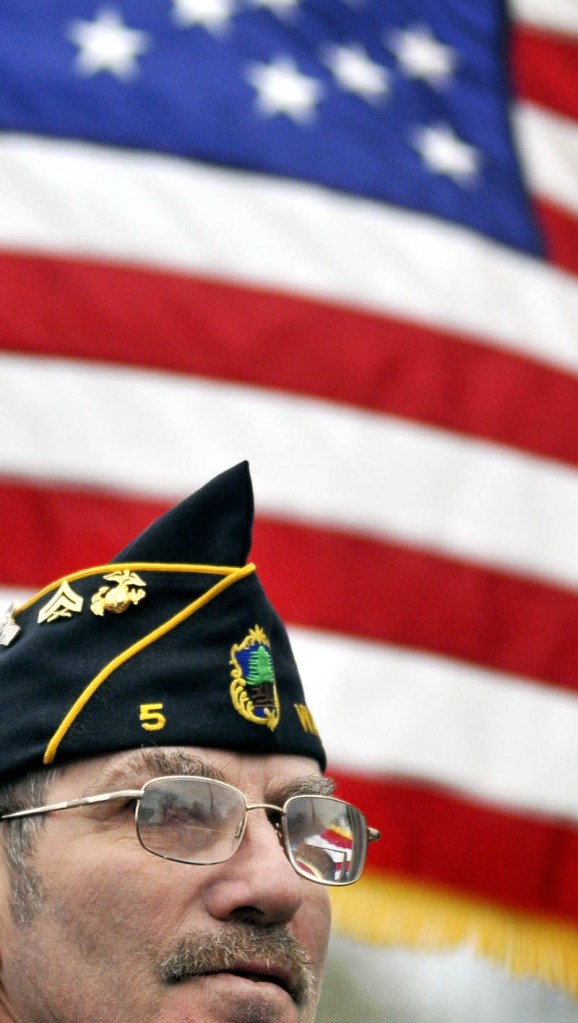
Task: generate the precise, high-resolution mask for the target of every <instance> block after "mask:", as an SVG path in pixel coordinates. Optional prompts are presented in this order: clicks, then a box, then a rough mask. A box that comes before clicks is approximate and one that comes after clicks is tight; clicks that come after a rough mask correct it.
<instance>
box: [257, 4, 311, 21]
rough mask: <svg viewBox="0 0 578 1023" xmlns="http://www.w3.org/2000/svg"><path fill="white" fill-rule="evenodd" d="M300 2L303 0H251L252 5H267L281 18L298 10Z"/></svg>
mask: <svg viewBox="0 0 578 1023" xmlns="http://www.w3.org/2000/svg"><path fill="white" fill-rule="evenodd" d="M300 3H301V0H250V5H251V7H266V8H267V9H268V10H270V11H272V12H273V14H278V15H279V17H281V18H284V17H285V16H286V15H287V14H292V13H293V11H296V10H297V8H298V7H299V4H300Z"/></svg>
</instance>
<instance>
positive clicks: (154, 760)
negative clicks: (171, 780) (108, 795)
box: [85, 747, 224, 794]
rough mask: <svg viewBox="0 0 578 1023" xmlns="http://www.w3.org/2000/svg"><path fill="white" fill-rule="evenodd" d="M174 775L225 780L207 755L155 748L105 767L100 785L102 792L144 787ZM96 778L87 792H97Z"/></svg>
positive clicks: (100, 777)
mask: <svg viewBox="0 0 578 1023" xmlns="http://www.w3.org/2000/svg"><path fill="white" fill-rule="evenodd" d="M173 774H186V775H197V776H198V777H201V778H214V779H215V780H216V781H224V778H223V774H222V772H221V771H220V770H219V769H218V768H217V767H215V766H214V765H213V764H210V763H209V762H208V761H207V760H204V759H203V757H200V756H197V755H193V754H190V753H186V752H185V751H184V750H173V749H163V748H161V747H158V748H155V747H152V748H150V749H143V750H137V752H136V753H133V755H132V756H130V757H128V758H127V759H126V760H123V761H122V763H120V764H118V763H117V764H112V765H111V766H110V767H109V768H105V769H104V770H103V772H102V774H100V776H99V777H98V780H97V782H96V784H98V788H99V789H100V790H101V791H102V792H112V791H114V790H116V789H125V788H132V787H133V786H142V785H144V783H145V782H146V781H149V780H150V779H151V778H156V777H162V776H163V775H173ZM95 781H96V780H95ZM95 781H93V782H91V784H90V793H89V792H88V789H87V791H86V793H85V794H91V793H93V792H94V786H95Z"/></svg>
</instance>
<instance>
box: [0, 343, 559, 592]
mask: <svg viewBox="0 0 578 1023" xmlns="http://www.w3.org/2000/svg"><path fill="white" fill-rule="evenodd" d="M0 394H1V395H2V401H1V403H0V472H2V473H4V474H5V475H17V476H22V475H32V476H36V477H40V478H45V479H50V480H69V481H74V482H82V481H86V482H88V483H91V484H95V485H103V486H107V487H113V488H117V489H119V490H122V491H136V492H137V493H138V492H140V493H150V494H155V495H158V494H162V495H165V496H166V497H168V498H173V497H182V496H184V495H185V494H187V493H189V492H191V491H192V490H193V489H194V488H195V486H196V485H198V484H200V483H201V482H204V481H205V480H206V479H209V478H210V477H211V476H213V475H214V474H215V472H217V471H218V470H219V469H221V468H225V467H226V466H227V465H230V464H232V463H234V462H236V461H239V460H241V459H243V458H246V457H247V458H249V459H250V461H251V463H252V466H253V471H254V478H255V484H256V488H257V495H258V501H259V508H260V510H261V512H263V513H264V512H272V513H276V514H280V515H281V516H287V515H291V516H294V517H296V518H298V519H303V520H308V521H313V522H319V523H322V524H323V525H327V524H332V523H333V524H335V525H338V526H344V527H346V528H348V529H352V530H354V531H361V532H364V533H370V534H375V535H378V536H380V537H384V536H385V537H390V536H395V537H397V538H400V539H402V540H406V541H408V542H410V543H417V544H419V545H422V546H427V547H433V548H435V549H437V550H441V551H444V552H447V553H449V554H451V555H458V556H460V557H466V558H469V559H472V560H473V561H476V562H483V563H485V564H490V565H498V566H508V567H509V568H514V569H517V570H522V571H524V572H529V573H531V574H533V575H536V576H542V577H545V578H551V579H554V580H556V581H561V582H564V583H569V584H572V585H575V586H576V585H578V529H577V528H576V523H577V522H578V472H577V471H576V470H573V469H570V468H568V467H565V466H563V465H560V464H558V463H555V462H549V461H547V460H546V459H539V458H534V457H530V456H527V455H523V454H520V453H517V452H515V451H513V450H510V449H508V448H501V447H499V446H498V445H493V444H489V443H483V442H481V441H475V440H468V439H467V438H465V437H460V436H455V435H452V434H450V433H446V432H444V431H441V430H436V429H433V428H429V427H425V426H421V425H418V424H412V423H410V422H407V421H404V420H401V419H397V418H396V417H388V416H385V415H383V416H381V415H376V414H373V413H368V412H362V411H360V410H355V409H352V408H349V407H347V406H341V405H337V404H332V403H330V402H326V401H320V400H313V399H306V398H300V397H295V396H286V395H283V394H275V393H271V392H268V391H265V390H257V389H253V388H249V387H240V386H233V385H228V384H222V383H214V382H211V381H208V380H197V379H191V378H187V377H180V376H177V375H174V376H173V375H170V374H161V373H152V372H147V371H141V370H134V369H122V368H119V367H109V366H106V365H104V364H98V363H95V364H87V363H84V362H78V363H75V362H69V361H66V360H56V359H55V360H52V359H39V358H27V357H24V356H10V355H6V354H4V355H3V356H0Z"/></svg>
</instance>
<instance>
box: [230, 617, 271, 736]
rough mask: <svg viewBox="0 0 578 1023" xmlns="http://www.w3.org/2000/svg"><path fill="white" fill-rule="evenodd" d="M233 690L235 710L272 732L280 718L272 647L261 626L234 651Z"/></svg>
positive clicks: (232, 655) (250, 631) (252, 630)
mask: <svg viewBox="0 0 578 1023" xmlns="http://www.w3.org/2000/svg"><path fill="white" fill-rule="evenodd" d="M230 664H231V665H232V667H233V670H232V672H231V675H232V677H233V681H232V682H231V686H230V690H229V691H230V693H231V699H232V701H233V706H234V708H235V710H236V711H238V712H239V714H241V715H242V717H244V718H246V720H247V721H252V722H253V723H254V724H256V725H266V726H267V728H269V729H270V730H271V731H272V732H273V731H274V730H275V729H276V728H277V725H278V724H279V719H280V717H281V707H280V705H279V695H278V693H277V685H276V683H275V672H274V669H273V659H272V657H271V645H270V643H269V640H268V639H267V636H266V635H265V633H264V632H263V629H262V628H261V627H260V625H256V626H255V628H254V629H250V630H249V632H248V634H247V635H246V636H245V639H244V640H243V642H242V643H235V644H234V646H232V647H231V660H230Z"/></svg>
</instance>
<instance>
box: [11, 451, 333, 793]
mask: <svg viewBox="0 0 578 1023" xmlns="http://www.w3.org/2000/svg"><path fill="white" fill-rule="evenodd" d="M252 524H253V492H252V487H251V477H250V475H249V468H248V465H247V463H246V462H242V463H240V464H239V465H237V466H234V467H233V468H232V469H229V470H228V471H226V472H224V473H222V474H221V475H220V476H217V477H216V478H215V479H214V480H212V481H211V482H210V483H208V484H206V486H204V487H203V488H202V489H201V490H199V491H197V492H196V493H195V494H193V495H192V496H191V497H189V498H187V500H185V501H183V502H182V503H181V504H179V505H177V506H176V507H175V508H173V509H172V510H171V511H169V512H167V513H166V515H163V516H162V517H161V518H160V519H158V520H157V521H156V522H154V523H153V524H152V525H151V526H150V527H149V528H148V529H147V530H146V531H145V532H144V533H142V534H141V535H140V536H138V537H137V538H136V539H135V540H134V541H133V542H132V543H130V544H129V546H128V547H126V548H125V549H124V550H123V551H121V553H120V554H118V555H117V556H116V557H115V558H113V559H112V561H111V562H110V563H109V564H107V565H100V566H97V567H95V568H87V569H84V570H81V571H79V572H74V573H71V574H70V575H67V576H66V577H64V578H62V579H58V580H56V582H53V583H51V584H50V585H49V586H46V587H45V588H44V589H43V590H41V591H40V592H39V593H37V594H36V595H35V596H34V597H32V598H31V599H30V600H29V601H27V602H26V603H25V604H23V605H22V606H21V607H17V608H14V607H12V608H11V609H9V611H8V612H7V614H6V616H5V618H4V622H3V623H0V778H4V779H8V778H10V777H13V776H16V775H18V774H20V773H22V772H23V771H26V770H29V769H33V768H35V767H41V766H42V764H46V765H49V764H59V763H64V762H65V761H68V760H73V759H79V758H83V757H87V756H92V755H96V754H102V753H111V752H114V751H116V750H124V749H133V748H138V747H140V746H181V745H187V746H204V747H213V748H219V749H231V750H238V751H240V752H247V753H261V754H265V753H286V754H297V755H300V756H306V757H312V758H313V759H315V760H316V761H317V762H318V763H319V764H320V766H321V768H322V770H323V769H324V768H325V754H324V751H323V747H322V745H321V741H320V739H319V735H318V732H317V729H316V726H315V723H314V720H313V716H312V714H311V713H310V711H309V709H308V707H307V705H306V703H305V697H304V695H303V688H302V685H301V680H300V678H299V673H298V670H297V665H296V664H295V660H294V657H293V653H292V650H291V647H290V644H289V640H288V637H287V633H286V631H285V628H284V626H283V623H282V621H281V619H280V618H279V616H278V614H277V613H276V611H275V610H274V608H273V607H272V606H271V604H270V603H269V601H268V599H267V597H266V595H265V593H264V591H263V588H262V586H261V583H260V582H259V579H258V577H257V574H256V571H255V566H254V565H252V564H247V556H248V554H249V549H250V546H251V530H252Z"/></svg>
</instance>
